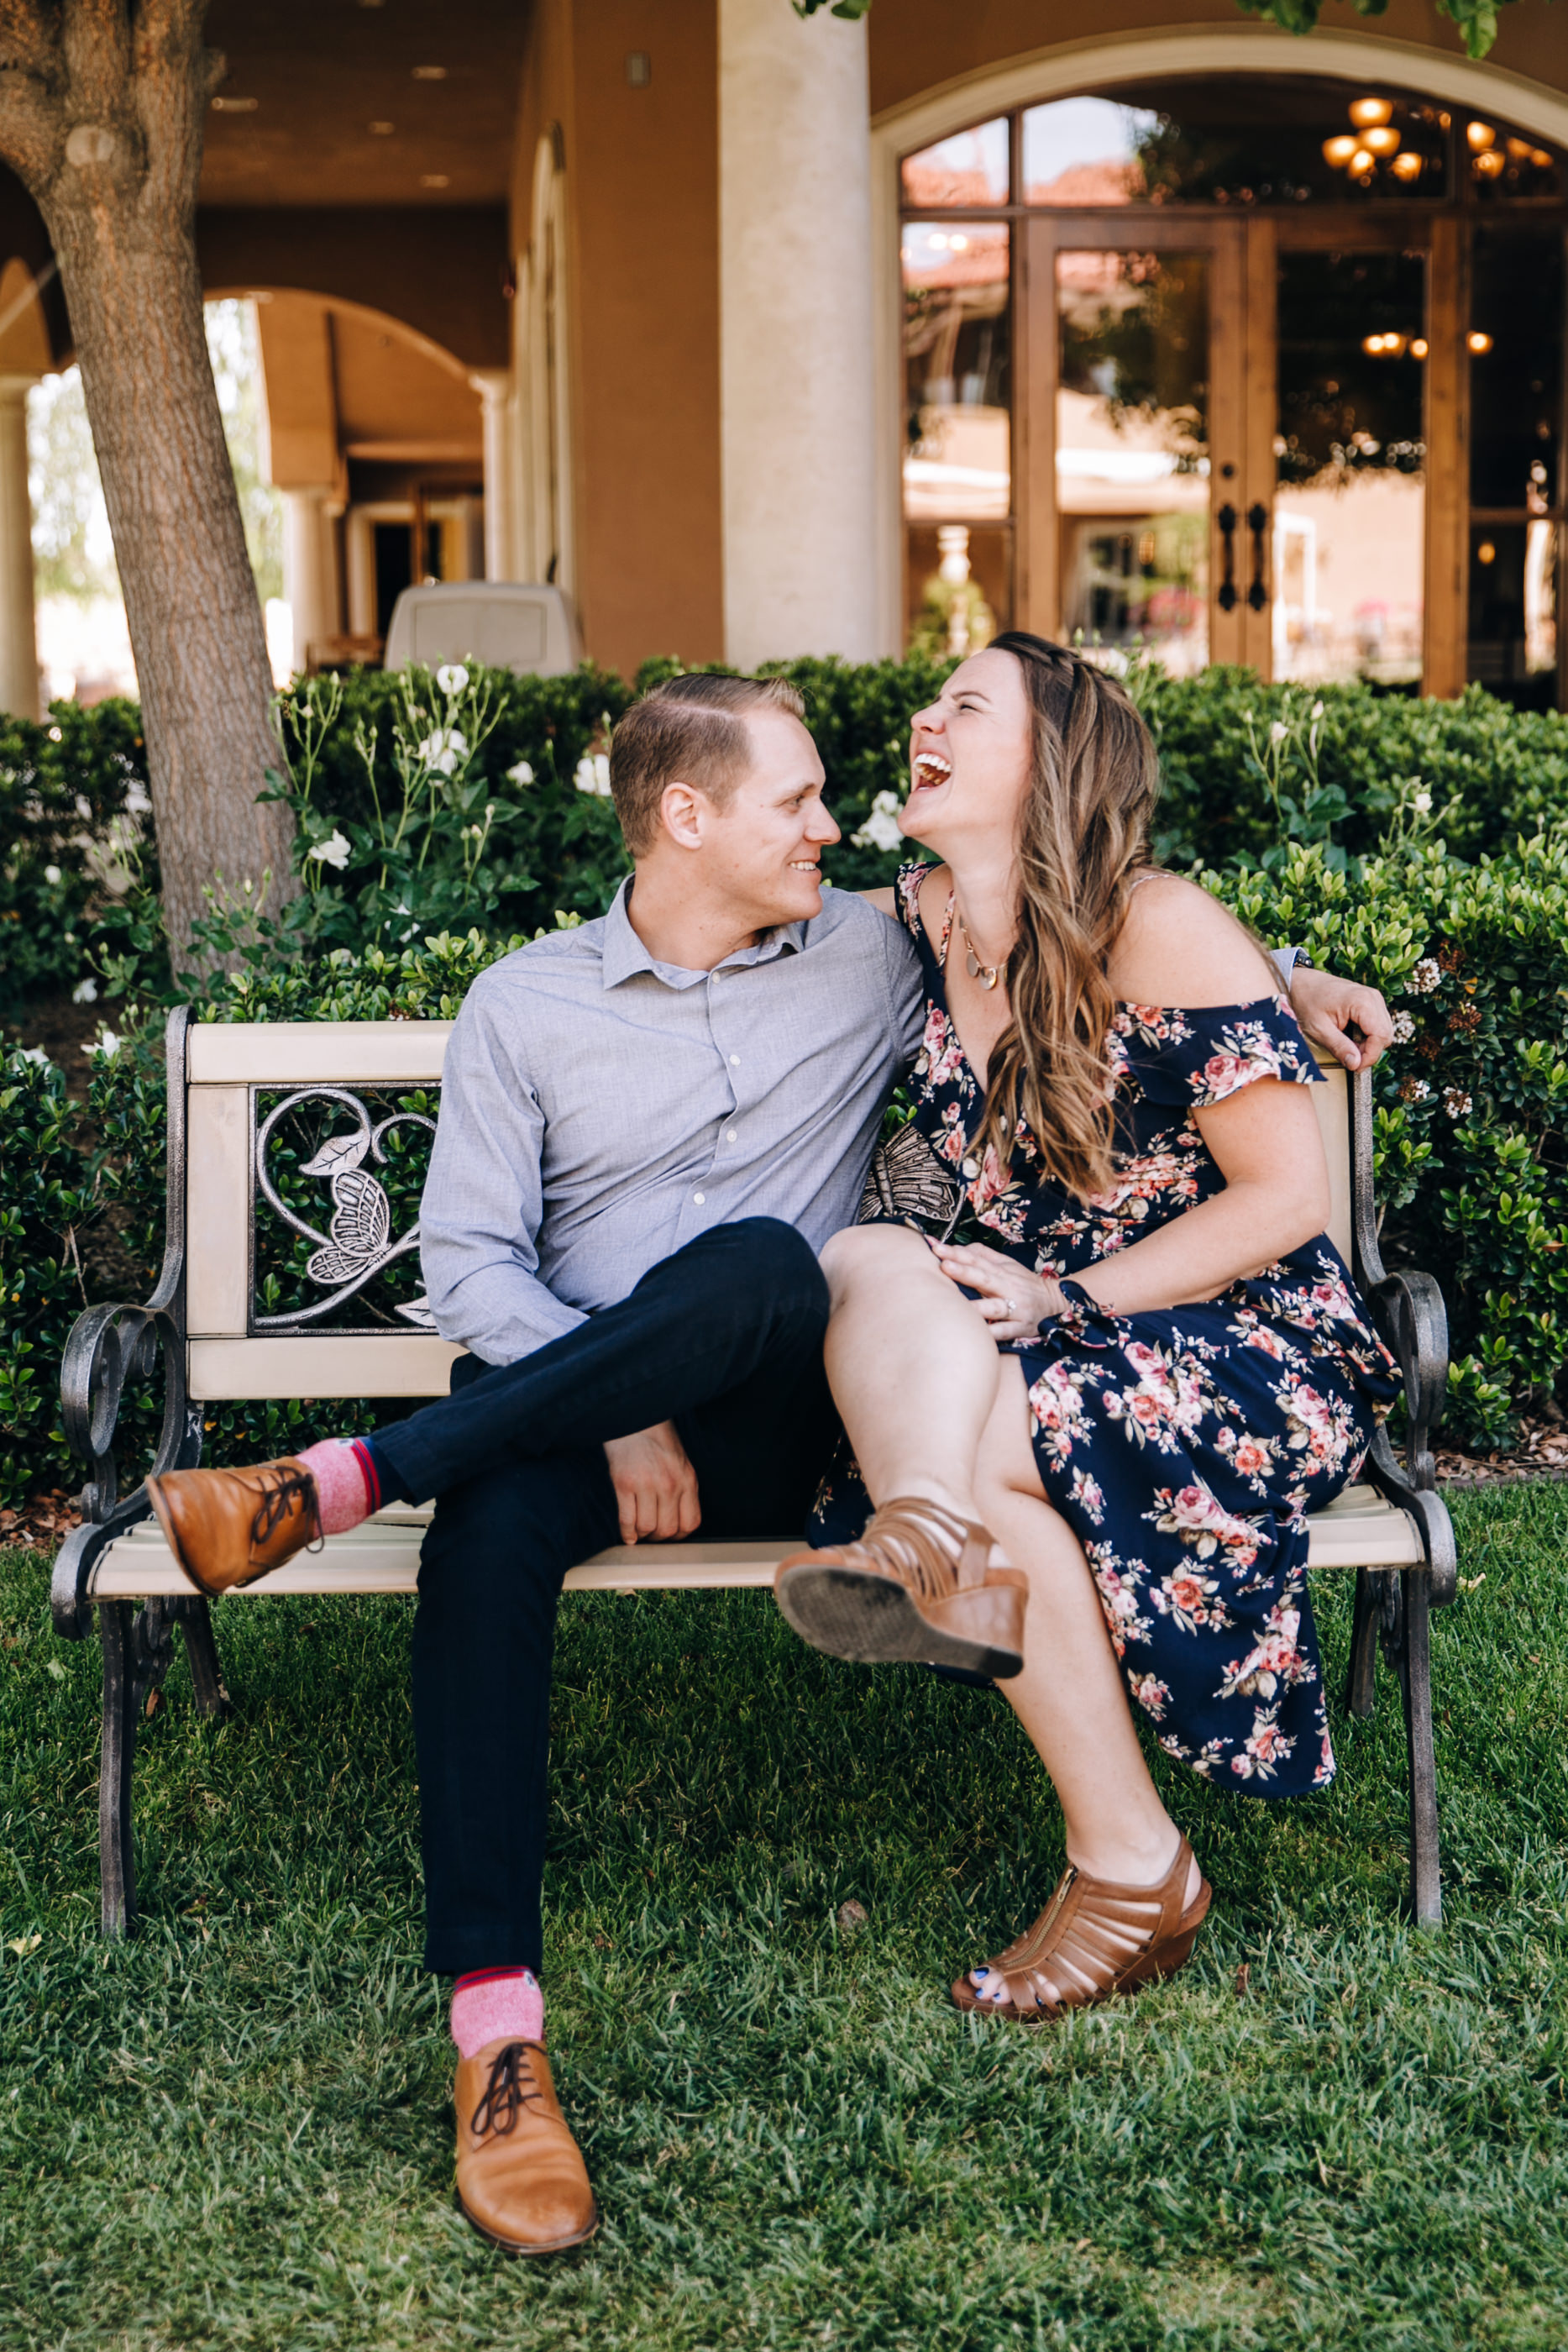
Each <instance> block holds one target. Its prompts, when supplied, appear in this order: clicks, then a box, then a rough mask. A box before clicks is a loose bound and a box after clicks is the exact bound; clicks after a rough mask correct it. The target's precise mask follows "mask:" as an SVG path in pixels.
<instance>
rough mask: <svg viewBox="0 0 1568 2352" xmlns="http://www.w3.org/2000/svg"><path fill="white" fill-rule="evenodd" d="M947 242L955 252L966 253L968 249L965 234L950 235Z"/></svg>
mask: <svg viewBox="0 0 1568 2352" xmlns="http://www.w3.org/2000/svg"><path fill="white" fill-rule="evenodd" d="M948 242H949V244H950V245H951V247H952V248H953V251H954V252H955V253H967V252H968V250H969V240H968V238H967V236H955V237H950V238H949V239H948Z"/></svg>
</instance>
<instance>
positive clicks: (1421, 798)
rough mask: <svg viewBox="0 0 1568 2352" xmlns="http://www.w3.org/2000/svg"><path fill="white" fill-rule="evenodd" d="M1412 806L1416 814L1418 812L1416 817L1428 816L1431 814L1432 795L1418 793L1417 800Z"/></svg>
mask: <svg viewBox="0 0 1568 2352" xmlns="http://www.w3.org/2000/svg"><path fill="white" fill-rule="evenodd" d="M1410 805H1411V807H1412V808H1413V809H1414V810H1415V812H1416V815H1417V816H1426V815H1427V814H1429V813H1430V810H1431V806H1432V795H1431V793H1416V797H1415V799H1414V800H1413V801H1412V802H1411V803H1410Z"/></svg>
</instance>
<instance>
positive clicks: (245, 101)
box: [213, 98, 261, 114]
mask: <svg viewBox="0 0 1568 2352" xmlns="http://www.w3.org/2000/svg"><path fill="white" fill-rule="evenodd" d="M260 104H261V100H260V99H259V98H214V100H213V112H214V114H254V113H255V112H256V108H257V107H258V106H259V105H260Z"/></svg>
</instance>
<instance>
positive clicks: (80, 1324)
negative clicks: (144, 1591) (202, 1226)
mask: <svg viewBox="0 0 1568 2352" xmlns="http://www.w3.org/2000/svg"><path fill="white" fill-rule="evenodd" d="M190 1018H191V1016H190V1011H189V1008H188V1007H187V1006H185V1005H181V1006H179V1007H178V1009H177V1010H176V1011H175V1012H173V1013H171V1014H170V1016H169V1024H168V1028H167V1031H166V1033H165V1040H164V1045H165V1055H166V1060H167V1069H168V1087H169V1095H168V1103H169V1107H168V1139H169V1145H168V1149H169V1189H168V1213H167V1221H166V1224H165V1228H164V1244H163V1265H162V1270H161V1272H160V1274H159V1276H158V1283H157V1286H156V1288H155V1289H154V1291H153V1293H152V1297H151V1298H149V1299H148V1300H147V1301H146V1302H145V1303H144V1304H143V1305H142V1306H140V1307H130V1306H125V1305H116V1306H101V1307H89V1308H88V1309H87V1310H86V1312H85V1313H84V1314H81V1315H78V1317H77V1319H76V1321H75V1322H74V1323H73V1324H72V1326H71V1331H70V1337H69V1338H68V1339H67V1341H66V1351H65V1357H64V1360H63V1361H62V1363H61V1366H60V1412H61V1418H62V1424H63V1426H64V1429H65V1433H66V1440H67V1443H68V1444H69V1446H70V1448H71V1451H72V1452H73V1453H74V1454H78V1456H79V1457H80V1458H81V1460H82V1461H84V1462H85V1463H86V1464H87V1465H88V1468H89V1477H88V1483H87V1485H86V1486H84V1488H83V1489H82V1494H81V1511H82V1524H81V1526H80V1527H79V1528H76V1529H75V1531H74V1532H73V1533H72V1534H71V1535H70V1536H69V1537H68V1538H67V1540H66V1542H65V1544H64V1545H63V1547H62V1548H61V1550H60V1554H59V1558H58V1559H57V1560H56V1562H55V1573H54V1580H53V1583H52V1585H51V1587H50V1591H49V1606H50V1610H51V1612H52V1614H53V1617H54V1624H55V1631H56V1633H59V1634H62V1635H63V1636H64V1637H65V1638H66V1639H67V1640H68V1641H79V1640H80V1639H81V1637H82V1635H83V1634H84V1633H86V1632H87V1631H88V1628H89V1623H90V1622H91V1612H90V1610H89V1605H88V1600H87V1592H88V1582H89V1577H90V1575H91V1572H92V1568H93V1565H94V1562H95V1561H96V1560H97V1559H98V1558H99V1554H100V1553H101V1552H102V1551H103V1550H105V1549H106V1548H107V1547H108V1546H109V1545H110V1544H111V1543H112V1542H113V1541H114V1539H115V1538H116V1537H117V1536H118V1535H120V1534H122V1533H123V1532H124V1530H125V1529H126V1528H129V1527H133V1526H134V1525H135V1524H136V1522H137V1520H139V1519H144V1518H146V1517H148V1515H149V1512H150V1511H151V1509H152V1506H151V1504H150V1503H149V1502H148V1499H147V1488H146V1482H145V1480H143V1481H142V1483H141V1485H139V1486H136V1487H135V1488H134V1489H133V1490H132V1492H131V1494H129V1495H128V1496H125V1498H124V1500H123V1501H122V1500H121V1499H120V1480H119V1472H118V1470H117V1467H116V1465H115V1458H114V1440H115V1431H116V1427H117V1425H118V1423H119V1420H120V1400H121V1398H122V1397H123V1395H124V1394H125V1391H126V1388H127V1386H128V1385H130V1384H131V1383H132V1382H136V1383H140V1382H143V1381H149V1380H151V1379H152V1374H153V1372H154V1370H156V1369H157V1366H158V1363H159V1361H160V1360H162V1367H163V1425H162V1430H161V1431H160V1432H159V1436H158V1446H157V1451H156V1454H154V1456H153V1461H152V1469H151V1471H150V1472H149V1473H148V1475H149V1476H156V1475H159V1474H160V1473H161V1472H162V1471H165V1470H188V1469H193V1468H194V1467H195V1465H196V1463H197V1462H198V1461H199V1460H200V1458H201V1452H202V1423H201V1415H200V1413H199V1412H193V1411H192V1409H191V1406H190V1402H189V1400H188V1398H187V1397H186V1394H185V1034H186V1031H187V1029H188V1028H189V1026H190Z"/></svg>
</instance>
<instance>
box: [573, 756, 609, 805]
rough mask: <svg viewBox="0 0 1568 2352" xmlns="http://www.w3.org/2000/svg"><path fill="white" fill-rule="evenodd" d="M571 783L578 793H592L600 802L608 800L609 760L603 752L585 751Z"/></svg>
mask: <svg viewBox="0 0 1568 2352" xmlns="http://www.w3.org/2000/svg"><path fill="white" fill-rule="evenodd" d="M571 781H572V782H573V783H574V784H575V785H576V786H577V789H578V791H579V792H580V793H594V794H595V795H596V796H597V797H598V798H599V799H600V800H601V801H607V800H608V799H609V798H610V760H609V755H608V754H607V753H606V752H603V751H585V752H584V753H583V755H582V757H581V759H580V761H578V763H577V769H576V772H575V773H574V775H573V776H572V780H571Z"/></svg>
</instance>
